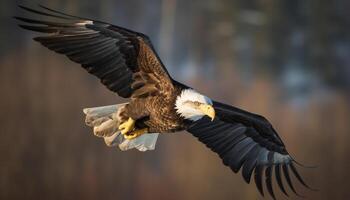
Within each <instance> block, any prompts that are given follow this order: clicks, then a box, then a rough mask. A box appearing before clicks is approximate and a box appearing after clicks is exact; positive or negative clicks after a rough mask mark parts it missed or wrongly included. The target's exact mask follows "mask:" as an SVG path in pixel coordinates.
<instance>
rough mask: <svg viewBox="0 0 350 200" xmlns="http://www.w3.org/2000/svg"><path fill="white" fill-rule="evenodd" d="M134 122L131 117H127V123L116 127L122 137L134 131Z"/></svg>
mask: <svg viewBox="0 0 350 200" xmlns="http://www.w3.org/2000/svg"><path fill="white" fill-rule="evenodd" d="M134 125H135V120H133V119H132V118H131V117H129V119H128V121H126V122H124V123H122V124H120V126H119V127H118V128H119V130H120V132H121V133H122V134H123V135H124V134H126V133H128V132H130V131H132V130H133V129H134Z"/></svg>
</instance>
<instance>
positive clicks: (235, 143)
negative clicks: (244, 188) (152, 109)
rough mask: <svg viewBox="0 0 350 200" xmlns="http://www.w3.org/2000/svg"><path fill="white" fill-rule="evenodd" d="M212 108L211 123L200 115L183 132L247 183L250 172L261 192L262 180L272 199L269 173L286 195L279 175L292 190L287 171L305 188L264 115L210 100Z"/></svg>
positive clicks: (272, 193)
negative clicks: (201, 143) (215, 154)
mask: <svg viewBox="0 0 350 200" xmlns="http://www.w3.org/2000/svg"><path fill="white" fill-rule="evenodd" d="M213 107H214V109H215V111H216V118H215V120H214V121H213V122H211V120H210V119H209V118H208V117H204V118H202V119H200V120H198V121H196V122H194V123H193V124H192V125H191V126H190V127H189V128H188V130H187V131H188V132H190V133H192V134H193V135H194V136H195V137H197V138H198V140H199V141H201V142H203V143H204V144H205V145H206V146H207V147H209V148H210V149H211V150H212V151H214V152H216V153H217V154H218V155H219V156H220V158H221V159H222V160H223V163H224V164H225V165H227V166H229V167H230V168H231V169H232V171H234V172H235V173H237V172H238V171H239V170H240V169H241V171H242V176H243V178H244V180H245V181H246V182H247V183H250V180H251V176H252V175H254V179H255V184H256V187H257V188H258V190H259V191H260V193H261V194H262V195H264V193H263V185H264V184H263V180H265V181H264V182H265V185H266V189H267V191H268V192H269V194H270V195H271V196H272V197H273V198H275V195H274V192H273V188H272V175H273V174H275V177H276V181H277V184H278V186H279V187H280V189H281V191H282V192H283V193H285V194H286V195H287V193H286V190H285V187H284V185H283V183H282V179H281V176H282V175H284V177H285V179H286V180H287V183H288V185H289V186H290V188H291V189H292V191H293V192H295V193H296V191H295V189H294V187H293V185H292V182H291V178H290V173H291V172H292V173H293V174H294V175H295V176H296V177H297V179H298V180H299V181H300V182H301V184H303V185H304V186H306V187H308V186H307V185H306V184H305V182H304V181H303V180H302V178H301V176H300V175H299V174H298V172H297V170H296V168H295V166H294V164H295V161H294V160H293V158H292V157H291V156H290V155H289V154H288V152H287V150H286V148H285V146H284V144H283V142H282V140H281V139H280V137H279V136H278V135H277V133H276V131H275V130H274V129H273V127H272V126H271V124H270V123H269V122H268V121H267V120H266V119H265V118H263V117H261V116H259V115H255V114H252V113H249V112H246V111H243V110H240V109H238V108H235V107H232V106H228V105H225V104H222V103H219V102H213ZM281 169H283V170H282V171H281ZM264 175H265V179H263V176H264ZM296 194H297V193H296Z"/></svg>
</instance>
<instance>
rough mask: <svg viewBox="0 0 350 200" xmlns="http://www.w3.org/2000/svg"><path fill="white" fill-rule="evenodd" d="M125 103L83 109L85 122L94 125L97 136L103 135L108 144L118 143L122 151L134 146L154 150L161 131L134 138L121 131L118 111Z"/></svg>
mask: <svg viewBox="0 0 350 200" xmlns="http://www.w3.org/2000/svg"><path fill="white" fill-rule="evenodd" d="M124 105H126V104H125V103H124V104H117V105H110V106H102V107H95V108H85V109H84V110H83V112H84V113H85V115H86V118H85V123H86V125H88V126H90V127H93V131H94V135H95V136H97V137H103V139H104V141H105V143H106V145H107V146H110V147H112V146H117V145H118V147H119V148H120V149H121V150H122V151H126V150H129V149H133V148H136V149H138V150H139V151H147V150H154V149H155V145H156V142H157V139H158V134H159V133H149V134H144V135H141V136H139V137H137V138H135V139H132V140H127V139H125V138H124V136H123V135H122V134H121V133H120V131H119V130H118V127H119V121H118V119H117V113H118V110H119V109H120V108H121V107H123V106H124Z"/></svg>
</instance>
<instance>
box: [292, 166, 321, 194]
mask: <svg viewBox="0 0 350 200" xmlns="http://www.w3.org/2000/svg"><path fill="white" fill-rule="evenodd" d="M289 167H290V168H291V170H292V172H293V174H294V175H295V177H296V178H297V179H298V181H299V182H300V183H301V184H303V185H304V186H305V187H306V188H308V189H310V190H312V191H318V190H317V189H314V188H311V187H310V186H309V185H307V184H306V183H305V181H304V180H303V178H301V176H300V174H299V173H298V170H297V169H296V168H295V166H294V164H293V163H290V165H289Z"/></svg>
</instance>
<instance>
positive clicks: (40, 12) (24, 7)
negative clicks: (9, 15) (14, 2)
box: [18, 5, 73, 20]
mask: <svg viewBox="0 0 350 200" xmlns="http://www.w3.org/2000/svg"><path fill="white" fill-rule="evenodd" d="M18 7H20V8H22V9H23V10H26V11H28V12H32V13H36V14H38V15H44V16H49V17H56V18H60V19H68V20H69V19H70V20H71V19H73V18H71V17H70V18H68V17H63V16H59V15H53V14H49V13H45V12H42V11H38V10H34V9H32V8H28V7H26V6H22V5H18Z"/></svg>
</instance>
